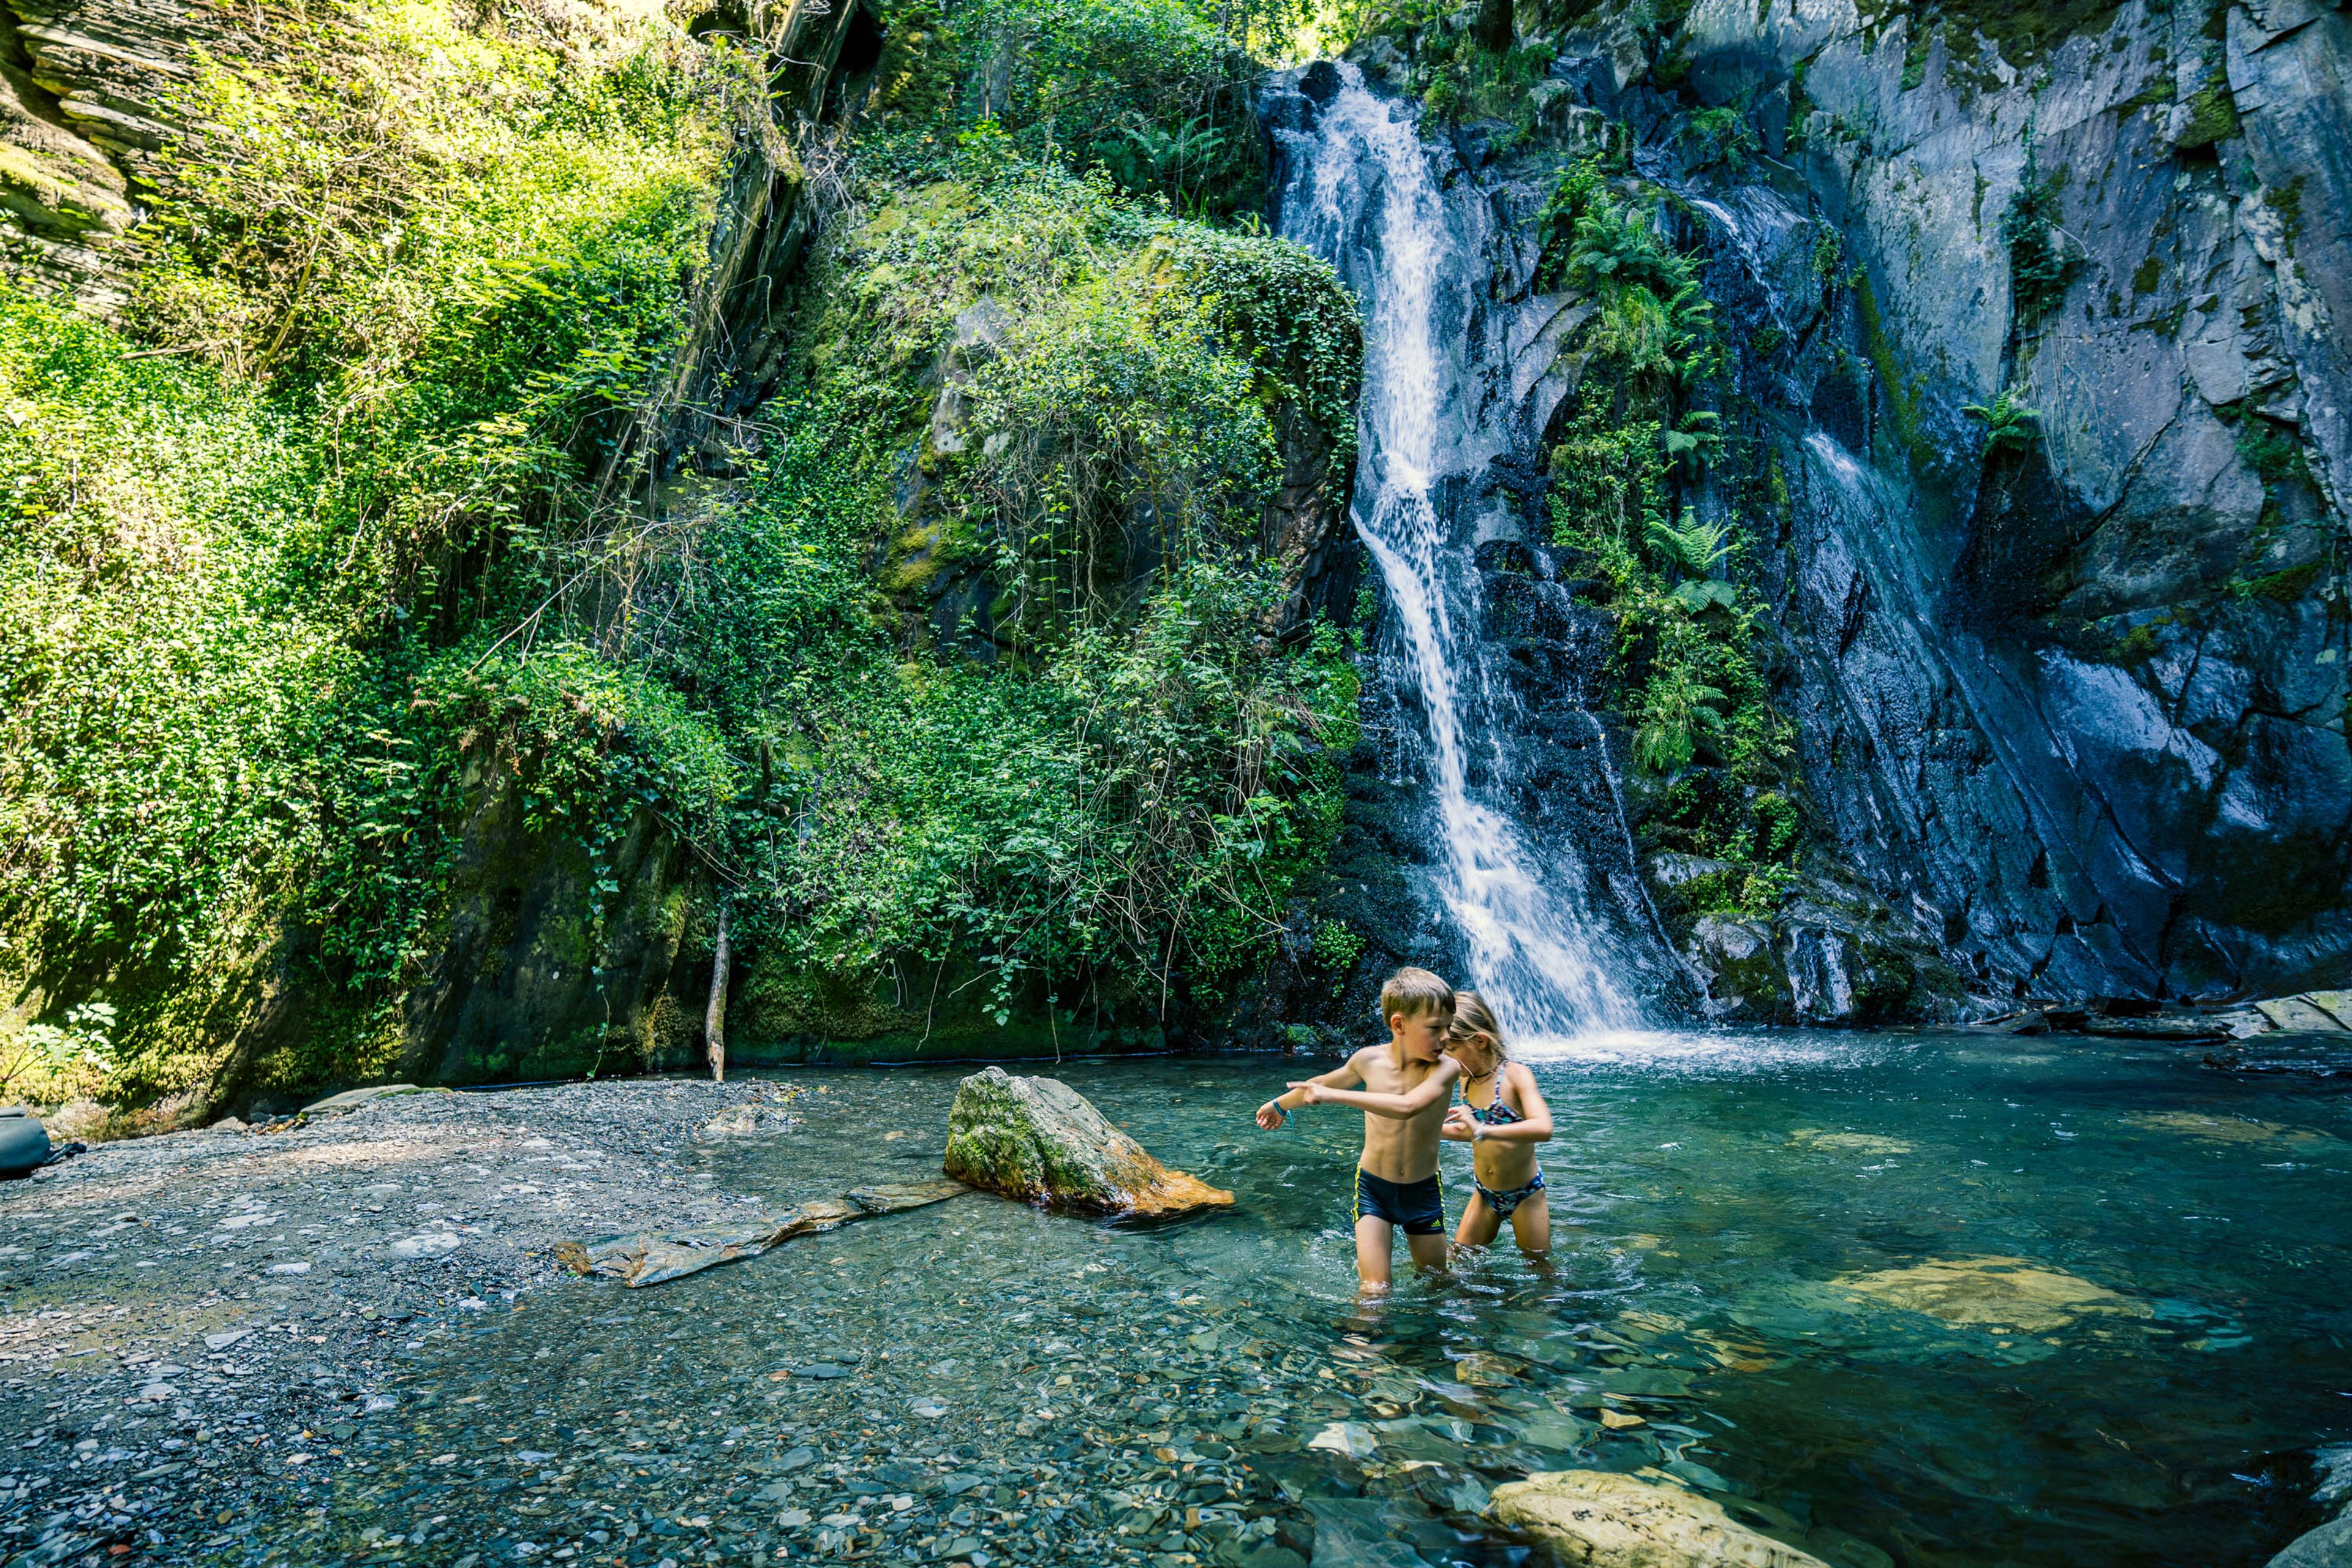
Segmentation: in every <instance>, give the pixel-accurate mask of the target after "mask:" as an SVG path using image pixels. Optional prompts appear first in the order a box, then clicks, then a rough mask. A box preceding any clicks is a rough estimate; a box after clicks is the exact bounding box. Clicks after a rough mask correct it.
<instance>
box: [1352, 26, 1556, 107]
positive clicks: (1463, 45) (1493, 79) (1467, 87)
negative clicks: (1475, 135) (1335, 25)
mask: <svg viewBox="0 0 2352 1568" xmlns="http://www.w3.org/2000/svg"><path fill="white" fill-rule="evenodd" d="M1340 11H1341V13H1342V14H1341V16H1340V17H1339V22H1340V26H1339V31H1340V34H1341V37H1342V40H1343V41H1342V44H1341V47H1345V44H1346V43H1349V42H1353V41H1354V40H1355V39H1358V38H1363V37H1389V38H1393V39H1395V40H1396V42H1397V44H1398V46H1399V47H1401V48H1402V49H1403V50H1404V51H1405V53H1406V54H1407V55H1408V56H1409V57H1410V58H1411V59H1412V88H1413V89H1414V90H1415V91H1417V92H1419V93H1420V94H1421V100H1422V102H1423V104H1425V105H1426V106H1427V107H1428V108H1429V110H1430V111H1431V112H1432V113H1433V114H1438V115H1443V116H1444V117H1445V118H1446V119H1449V120H1456V121H1472V120H1499V121H1504V122H1506V123H1507V124H1509V125H1511V126H1512V127H1514V128H1515V129H1516V130H1517V131H1518V132H1521V133H1523V134H1524V133H1526V132H1530V131H1532V130H1533V129H1534V126H1535V112H1536V110H1535V102H1534V100H1533V99H1531V98H1530V97H1529V95H1528V89H1529V88H1532V87H1533V86H1535V85H1536V83H1538V82H1539V81H1541V80H1543V79H1544V76H1545V73H1546V72H1547V71H1548V70H1549V68H1550V66H1551V61H1552V49H1551V46H1550V45H1549V44H1543V43H1533V44H1519V43H1516V42H1513V41H1512V40H1511V37H1510V23H1509V16H1510V8H1509V7H1508V5H1498V4H1496V0H1485V3H1484V4H1482V5H1479V6H1478V7H1476V8H1475V9H1466V8H1464V7H1461V6H1456V5H1444V4H1442V3H1441V0H1370V3H1368V4H1360V5H1349V4H1344V3H1343V4H1342V5H1341V6H1340Z"/></svg>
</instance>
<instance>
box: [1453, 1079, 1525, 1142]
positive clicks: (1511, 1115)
mask: <svg viewBox="0 0 2352 1568" xmlns="http://www.w3.org/2000/svg"><path fill="white" fill-rule="evenodd" d="M1480 1076H1481V1077H1484V1076H1485V1075H1484V1074H1481V1075H1480ZM1462 1103H1463V1104H1465V1105H1469V1106H1470V1120H1471V1121H1476V1122H1480V1123H1482V1124H1484V1125H1486V1126H1488V1127H1508V1126H1509V1125H1511V1123H1513V1122H1514V1121H1526V1120H1527V1118H1526V1117H1524V1116H1521V1115H1520V1114H1519V1113H1518V1112H1517V1111H1516V1110H1512V1109H1511V1107H1510V1103H1509V1102H1508V1101H1507V1100H1504V1098H1503V1069H1502V1068H1499V1067H1498V1068H1496V1069H1495V1098H1494V1099H1493V1100H1491V1101H1489V1102H1488V1103H1487V1104H1486V1107H1485V1108H1484V1109H1483V1110H1482V1109H1481V1108H1479V1107H1478V1106H1475V1105H1470V1086H1469V1085H1468V1084H1467V1083H1465V1084H1464V1085H1463V1086H1462Z"/></svg>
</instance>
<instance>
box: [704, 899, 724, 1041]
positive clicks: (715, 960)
mask: <svg viewBox="0 0 2352 1568" xmlns="http://www.w3.org/2000/svg"><path fill="white" fill-rule="evenodd" d="M727 965H728V953H727V900H724V899H721V900H719V943H718V948H717V951H715V952H712V953H711V955H710V1005H709V1007H707V1008H705V1009H704V1010H703V1014H702V1035H703V1040H704V1044H705V1046H706V1047H707V1048H708V1049H709V1054H710V1080H711V1081H712V1082H713V1083H725V1082H726V1081H727Z"/></svg>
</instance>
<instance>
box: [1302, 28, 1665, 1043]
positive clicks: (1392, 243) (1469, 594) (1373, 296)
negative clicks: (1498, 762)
mask: <svg viewBox="0 0 2352 1568" xmlns="http://www.w3.org/2000/svg"><path fill="white" fill-rule="evenodd" d="M1318 69H1320V68H1318ZM1338 72H1339V74H1338V87H1337V91H1336V92H1332V93H1328V95H1318V96H1324V97H1325V98H1326V101H1323V102H1322V104H1321V106H1320V108H1319V109H1318V111H1317V112H1316V113H1315V115H1314V126H1313V129H1312V130H1311V131H1310V132H1282V133H1281V134H1283V135H1284V136H1285V137H1286V138H1287V143H1288V144H1287V145H1286V148H1285V154H1286V155H1285V160H1284V163H1285V171H1286V183H1285V186H1284V188H1283V190H1282V193H1281V198H1280V206H1279V211H1280V216H1281V231H1282V233H1283V234H1284V235H1285V236H1286V237H1288V238H1291V239H1294V240H1297V242H1298V243H1300V244H1301V245H1304V246H1305V247H1307V248H1308V249H1310V250H1312V251H1314V252H1315V253H1316V254H1318V255H1319V256H1322V257H1324V258H1326V259H1328V260H1329V261H1331V262H1332V263H1333V264H1334V265H1335V266H1337V267H1338V268H1339V271H1340V273H1341V275H1342V276H1343V277H1344V278H1345V279H1347V280H1348V282H1349V285H1350V286H1351V287H1352V288H1353V289H1355V290H1356V292H1357V294H1358V295H1359V297H1360V299H1361V300H1363V304H1364V312H1365V363H1364V388H1363V397H1362V402H1361V405H1360V416H1359V421H1358V423H1359V433H1360V447H1361V456H1360V462H1359V466H1358V468H1357V475H1356V500H1355V510H1354V518H1353V521H1354V522H1355V525H1356V528H1357V531H1358V532H1359V533H1360V535H1361V537H1362V538H1363V541H1364V542H1365V544H1366V546H1367V547H1368V548H1369V549H1370V553H1371V556H1372V559H1373V560H1374V561H1375V562H1376V563H1378V564H1379V567H1380V570H1381V579H1382V582H1383V583H1384V584H1385V585H1386V587H1387V589H1388V597H1389V602H1390V604H1391V605H1392V606H1393V607H1394V609H1395V612H1396V620H1397V626H1398V628H1399V630H1400V631H1401V633H1402V651H1403V654H1404V657H1405V658H1406V659H1407V660H1408V662H1409V664H1410V671H1409V675H1410V679H1411V680H1412V682H1413V684H1414V685H1415V687H1416V688H1417V694H1418V697H1419V705H1420V708H1421V710H1422V716H1423V724H1424V726H1425V731H1426V732H1425V737H1424V738H1425V742H1426V746H1425V752H1424V755H1423V768H1424V770H1425V773H1426V779H1425V782H1426V784H1427V787H1428V789H1429V792H1430V795H1431V797H1432V801H1433V805H1434V808H1435V816H1436V823H1435V826H1436V827H1437V829H1438V831H1439V833H1440V834H1441V835H1442V837H1443V840H1444V843H1443V850H1444V855H1443V860H1442V864H1441V866H1440V876H1441V879H1442V882H1441V890H1442V893H1443V895H1444V900H1445V903H1446V905H1447V907H1448V911H1449V913H1450V914H1451V916H1452V918H1453V920H1454V922H1455V923H1456V924H1457V925H1458V927H1459V928H1460V931H1461V934H1462V937H1463V939H1464V945H1465V952H1464V958H1465V963H1466V964H1467V967H1468V969H1469V972H1470V973H1469V978H1470V979H1471V980H1472V982H1473V983H1474V984H1475V987H1476V989H1477V990H1478V991H1479V993H1480V994H1483V995H1484V996H1486V998H1487V999H1488V1001H1489V1002H1490V1003H1491V1004H1492V1005H1494V1007H1495V1009H1496V1014H1497V1015H1498V1016H1499V1017H1500V1018H1501V1020H1502V1021H1503V1023H1504V1026H1506V1028H1507V1029H1508V1030H1510V1031H1511V1033H1512V1034H1513V1035H1514V1037H1518V1038H1526V1039H1531V1040H1534V1041H1541V1040H1543V1039H1546V1038H1550V1039H1553V1040H1558V1039H1560V1038H1562V1037H1570V1036H1576V1035H1583V1034H1589V1033H1591V1032H1594V1031H1598V1030H1613V1029H1625V1028H1631V1027H1635V1026H1638V1025H1639V1024H1640V1022H1641V1016H1640V1009H1639V1006H1638V1004H1637V1002H1636V1001H1635V998H1634V994H1633V989H1632V986H1631V984H1629V982H1630V977H1631V974H1632V972H1633V966H1631V965H1629V964H1627V963H1624V962H1623V961H1622V956H1621V955H1620V954H1619V953H1617V952H1614V951H1612V942H1611V938H1610V934H1609V933H1610V931H1611V929H1612V920H1611V918H1604V917H1602V916H1601V913H1600V912H1599V911H1597V910H1594V909H1593V908H1592V907H1591V903H1590V901H1589V900H1588V898H1587V896H1586V884H1587V881H1588V879H1587V877H1586V875H1585V872H1584V866H1583V858H1584V854H1585V848H1584V847H1582V846H1579V845H1577V844H1574V843H1568V842H1555V843H1548V844H1546V845H1544V846H1543V847H1542V853H1541V854H1538V853H1537V849H1536V847H1535V846H1534V845H1531V844H1530V843H1528V841H1527V837H1526V835H1525V834H1524V833H1523V832H1522V830H1521V827H1520V825H1519V823H1518V822H1517V820H1516V817H1515V816H1514V815H1513V814H1512V813H1511V812H1510V811H1509V810H1508V809H1507V808H1498V805H1497V803H1496V802H1495V801H1493V800H1491V799H1486V798H1482V794H1481V791H1480V790H1479V789H1478V788H1477V787H1475V785H1474V780H1473V775H1474V771H1475V769H1474V763H1475V762H1477V761H1478V760H1480V759H1478V758H1477V757H1474V755H1473V753H1472V751H1471V748H1472V747H1473V746H1474V745H1475V746H1480V747H1500V746H1503V745H1505V744H1507V736H1505V735H1504V734H1503V733H1502V732H1501V726H1502V725H1503V724H1504V723H1507V720H1508V713H1507V703H1504V702H1498V701H1497V700H1496V694H1494V693H1492V692H1491V691H1490V690H1489V689H1488V688H1489V686H1490V684H1491V683H1490V682H1489V679H1488V677H1487V674H1486V670H1485V669H1484V668H1483V667H1482V665H1481V664H1480V662H1479V660H1478V659H1477V658H1476V657H1475V638H1476V635H1477V625H1478V617H1479V605H1478V592H1479V588H1478V573H1477V570H1476V565H1475V556H1474V553H1473V550H1472V548H1471V542H1468V541H1465V540H1460V539H1456V538H1454V537H1453V532H1454V531H1453V530H1451V529H1449V527H1448V525H1447V521H1446V519H1445V515H1444V509H1443V508H1442V507H1441V505H1440V498H1441V493H1442V489H1443V487H1444V486H1445V484H1446V483H1447V482H1448V480H1449V479H1451V480H1455V481H1462V480H1467V479H1471V478H1473V477H1475V476H1476V475H1478V474H1480V473H1483V471H1484V470H1485V469H1486V467H1487V465H1488V463H1489V461H1490V459H1492V458H1495V457H1496V456H1498V455H1500V454H1502V453H1503V452H1505V451H1506V450H1507V447H1508V442H1507V434H1506V433H1505V432H1503V431H1500V430H1498V429H1496V427H1495V426H1496V425H1498V424H1499V423H1500V421H1499V420H1497V419H1496V418H1495V417H1494V416H1492V415H1491V414H1490V413H1489V412H1488V399H1487V397H1486V386H1485V384H1483V383H1482V382H1481V381H1480V379H1479V377H1478V375H1477V366H1476V363H1475V356H1474V355H1473V354H1471V353H1469V352H1467V350H1466V348H1465V343H1466V341H1467V340H1468V338H1469V337H1471V336H1472V335H1473V334H1474V333H1475V322H1474V318H1475V312H1476V310H1477V302H1476V301H1477V296H1478V295H1480V294H1481V293H1483V291H1484V290H1485V289H1486V284H1487V270H1488V269H1487V264H1486V260H1485V247H1484V245H1483V240H1484V238H1485V234H1484V226H1485V225H1486V223H1488V222H1489V221H1491V220H1490V219H1489V218H1488V217H1487V216H1486V210H1485V207H1484V204H1483V203H1482V202H1478V201H1475V200H1473V201H1469V202H1461V203H1456V204H1454V205H1453V207H1452V208H1451V209H1450V210H1449V205H1448V203H1447V201H1446V199H1445V197H1444V195H1443V194H1442V193H1441V192H1440V191H1439V189H1438V186H1437V183H1436V181H1435V180H1434V179H1433V177H1432V174H1431V171H1430V165H1429V153H1428V151H1427V150H1426V149H1425V148H1424V147H1423V143H1422V141H1421V137H1420V132H1419V130H1418V128H1417V127H1416V125H1415V123H1414V120H1413V118H1412V110H1410V109H1409V108H1407V107H1405V106H1403V105H1400V104H1392V103H1391V102H1389V101H1387V100H1381V99H1380V98H1377V97H1375V96H1374V95H1373V94H1371V93H1370V92H1369V91H1367V90H1366V89H1365V87H1364V83H1363V79H1362V77H1361V75H1360V73H1359V72H1358V71H1357V70H1356V68H1354V67H1352V66H1341V67H1339V68H1338ZM1327 85H1328V83H1327ZM1594 755H1595V756H1596V758H1597V759H1598V762H1597V764H1596V765H1599V766H1601V767H1604V768H1605V766H1606V758H1605V752H1602V751H1601V749H1600V748H1595V751H1594ZM1490 771H1492V770H1490ZM1612 787H1613V786H1612ZM1613 826H1616V832H1617V837H1619V838H1620V839H1622V825H1621V824H1620V825H1613ZM1610 850H1611V852H1612V855H1620V856H1622V847H1621V846H1618V845H1612V846H1610ZM1637 896H1638V895H1637ZM1613 918H1614V920H1615V921H1618V922H1619V923H1622V921H1623V919H1624V911H1622V910H1618V911H1615V912H1614V916H1613Z"/></svg>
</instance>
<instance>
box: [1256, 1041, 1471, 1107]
mask: <svg viewBox="0 0 2352 1568" xmlns="http://www.w3.org/2000/svg"><path fill="white" fill-rule="evenodd" d="M1461 1076H1462V1064H1461V1063H1460V1062H1457V1061H1455V1060H1454V1058H1452V1057H1440V1058H1438V1059H1437V1069H1436V1070H1435V1071H1434V1072H1433V1073H1431V1074H1430V1075H1429V1076H1428V1077H1427V1078H1425V1079H1422V1080H1421V1082H1420V1083H1418V1084H1416V1085H1414V1086H1413V1087H1412V1089H1410V1090H1408V1091H1407V1092H1405V1093H1403V1094H1360V1093H1358V1092H1356V1091H1355V1090H1353V1089H1339V1088H1335V1087H1333V1086H1331V1085H1328V1084H1326V1083H1325V1082H1324V1081H1323V1080H1322V1079H1313V1078H1310V1079H1305V1080H1303V1081H1301V1082H1298V1083H1294V1084H1292V1085H1291V1086H1290V1088H1291V1091H1292V1093H1294V1094H1297V1095H1299V1096H1301V1097H1302V1099H1301V1103H1303V1104H1307V1105H1352V1106H1354V1107H1355V1108H1356V1109H1357V1110H1369V1111H1370V1112H1371V1113H1372V1114H1373V1115H1374V1116H1385V1117H1387V1118H1389V1119H1390V1120H1391V1121H1412V1119H1413V1118H1414V1117H1416V1116H1419V1115H1420V1114H1421V1113H1422V1112H1423V1111H1424V1110H1428V1109H1429V1108H1430V1107H1431V1106H1433V1105H1435V1104H1436V1103H1437V1102H1438V1101H1440V1100H1445V1099H1448V1098H1449V1097H1451V1096H1452V1094H1453V1093H1454V1079H1458V1078H1460V1077H1461ZM1357 1081H1358V1082H1359V1083H1360V1082H1362V1081H1363V1080H1362V1079H1360V1078H1359V1079H1357ZM1284 1098H1285V1099H1287V1098H1289V1097H1288V1096H1285V1097H1284Z"/></svg>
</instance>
